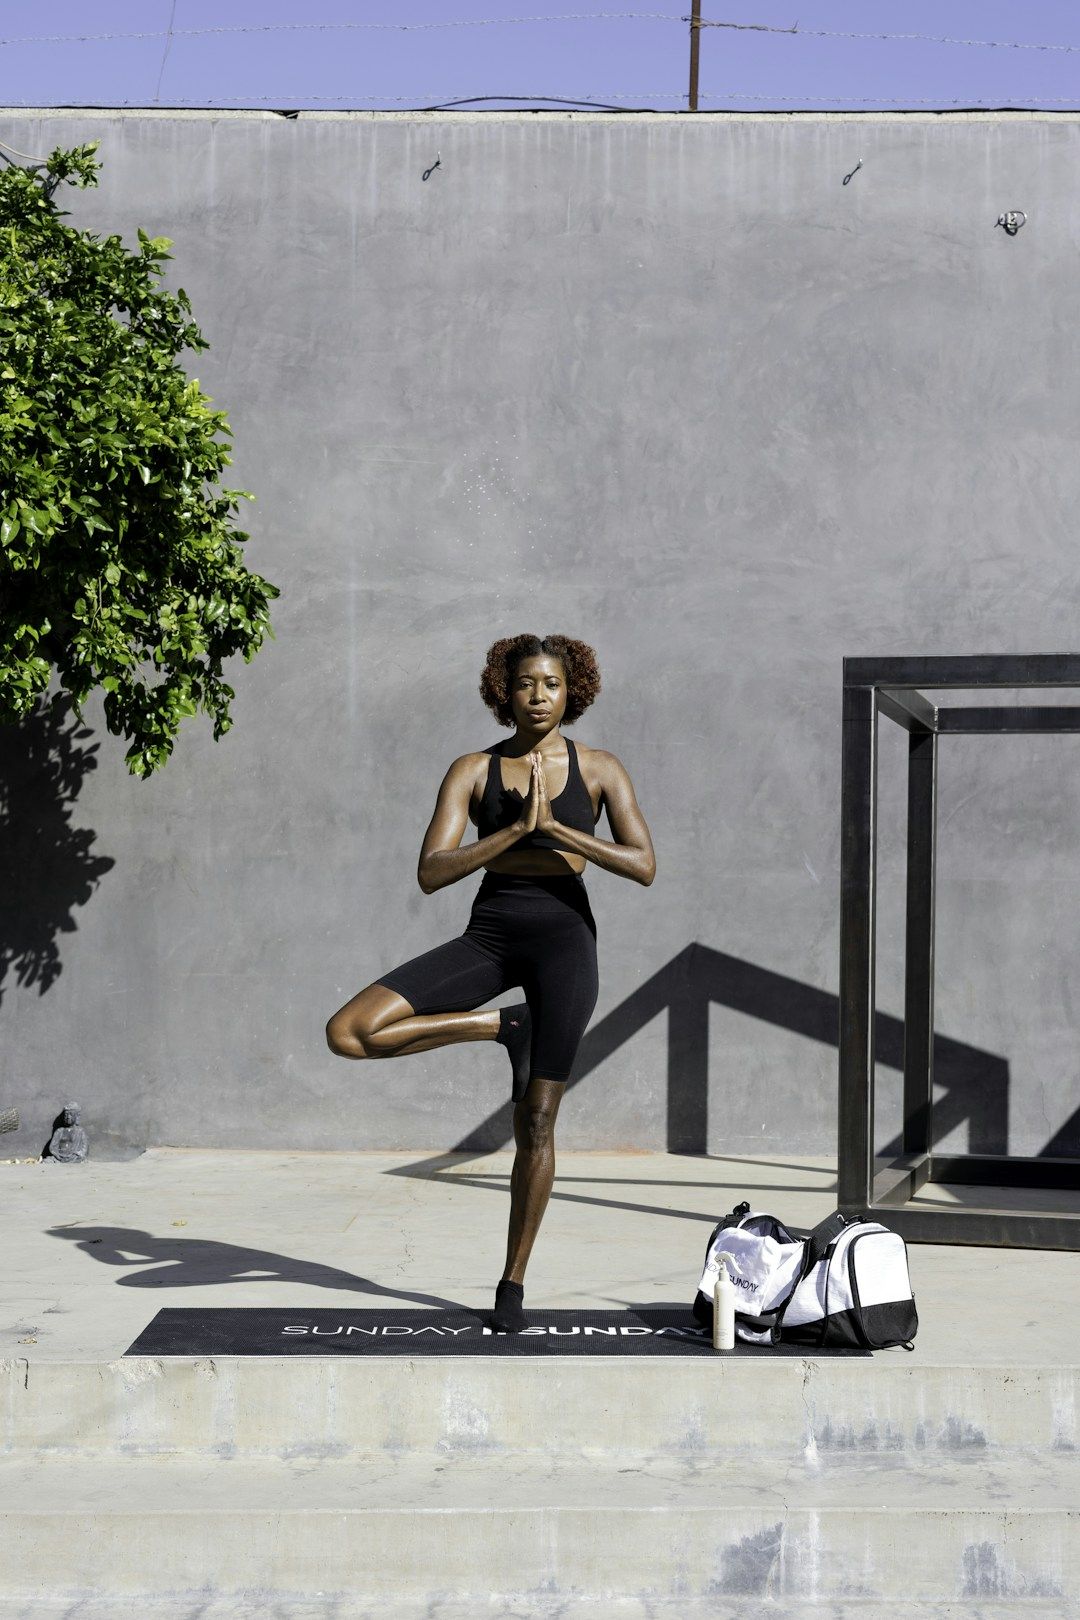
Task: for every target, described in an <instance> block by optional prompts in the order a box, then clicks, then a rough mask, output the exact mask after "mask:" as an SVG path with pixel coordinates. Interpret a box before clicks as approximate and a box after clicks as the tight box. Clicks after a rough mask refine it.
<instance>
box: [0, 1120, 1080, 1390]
mask: <svg viewBox="0 0 1080 1620" xmlns="http://www.w3.org/2000/svg"><path fill="white" fill-rule="evenodd" d="M512 1162H513V1155H512V1153H510V1152H507V1151H502V1152H498V1153H490V1154H486V1155H471V1154H461V1153H458V1154H439V1153H431V1154H419V1155H418V1154H416V1153H382V1152H379V1153H365V1152H342V1153H332V1152H290V1151H280V1152H276V1151H274V1152H271V1151H254V1152H252V1151H232V1150H224V1149H201V1148H200V1149H186V1148H168V1147H162V1148H152V1149H150V1150H149V1151H148V1152H146V1153H145V1154H143V1155H142V1156H141V1157H139V1158H136V1159H131V1160H127V1161H121V1162H116V1161H112V1162H106V1161H100V1162H98V1161H95V1160H93V1159H92V1158H91V1159H90V1160H88V1161H87V1162H86V1163H85V1164H81V1165H63V1164H55V1163H51V1162H49V1161H45V1162H36V1163H10V1162H8V1163H0V1219H2V1221H3V1230H4V1234H5V1266H4V1270H5V1279H4V1288H3V1296H2V1302H0V1357H4V1358H5V1359H11V1358H26V1359H27V1360H28V1361H30V1362H43V1361H65V1362H70V1361H72V1360H90V1361H100V1360H106V1361H107V1360H111V1359H113V1358H114V1357H116V1356H119V1355H122V1353H123V1352H124V1351H125V1350H126V1349H127V1347H128V1345H130V1344H131V1343H132V1342H133V1340H134V1339H135V1338H136V1337H137V1335H138V1334H139V1332H140V1331H141V1329H142V1328H143V1327H144V1326H145V1325H146V1323H147V1322H148V1321H150V1319H151V1318H152V1317H153V1316H154V1314H155V1313H156V1311H157V1310H158V1309H159V1308H160V1307H161V1306H165V1305H187V1306H190V1305H195V1304H199V1303H202V1304H206V1305H215V1306H223V1305H298V1304H324V1305H327V1304H334V1303H338V1302H348V1303H349V1304H352V1305H358V1306H371V1305H376V1304H379V1303H386V1304H388V1305H419V1306H431V1307H432V1308H439V1307H444V1306H449V1305H455V1306H460V1305H466V1306H470V1307H485V1308H486V1307H488V1306H490V1305H491V1303H492V1302H493V1298H494V1288H495V1283H496V1281H497V1280H498V1278H499V1276H500V1275H501V1272H502V1267H503V1261H504V1256H505V1243H506V1225H507V1218H508V1214H509V1207H510V1200H509V1177H510V1169H511V1165H512ZM835 1189H836V1176H835V1166H834V1164H833V1162H832V1161H831V1160H829V1159H826V1158H813V1157H809V1156H805V1155H804V1156H793V1157H772V1158H762V1159H754V1158H731V1157H717V1156H714V1157H703V1156H694V1157H690V1156H682V1155H671V1154H664V1153H648V1152H642V1153H588V1152H561V1151H560V1152H558V1153H557V1157H556V1172H555V1185H554V1188H553V1191H552V1195H551V1201H550V1203H549V1205H548V1209H547V1212H546V1214H545V1217H544V1222H543V1225H542V1227H541V1229H540V1233H539V1236H538V1238H537V1242H536V1245H535V1247H534V1250H533V1254H532V1258H531V1260H530V1263H529V1268H528V1272H527V1274H526V1279H525V1303H526V1308H528V1307H530V1306H535V1305H547V1306H580V1307H588V1306H608V1305H614V1306H629V1305H641V1304H646V1303H660V1302H670V1301H683V1302H685V1303H687V1304H689V1303H690V1301H691V1300H692V1298H693V1295H694V1290H695V1288H696V1286H697V1281H698V1277H699V1275H700V1270H701V1263H702V1257H703V1252H704V1247H705V1240H706V1238H707V1236H708V1233H709V1231H710V1229H711V1227H712V1226H713V1225H714V1224H715V1222H716V1221H717V1219H719V1217H720V1216H721V1215H723V1214H724V1213H726V1211H727V1210H729V1209H731V1208H732V1207H733V1206H734V1205H735V1204H736V1203H738V1202H739V1201H741V1200H742V1199H743V1198H746V1199H748V1200H749V1202H750V1203H751V1205H752V1207H753V1208H755V1209H762V1210H767V1211H769V1212H771V1213H773V1214H775V1215H778V1216H779V1217H780V1218H781V1219H783V1220H785V1221H787V1222H789V1223H790V1224H792V1225H795V1226H805V1227H808V1226H811V1225H812V1224H814V1223H815V1222H816V1221H818V1220H820V1219H821V1218H822V1216H824V1215H827V1214H828V1213H829V1212H830V1211H831V1210H832V1209H833V1208H834V1207H835ZM949 1196H950V1195H949V1193H948V1191H947V1189H941V1188H935V1189H933V1197H935V1198H937V1199H945V1200H947V1199H948V1198H949ZM1026 1196H1027V1197H1029V1198H1030V1199H1032V1200H1037V1199H1038V1198H1039V1197H1040V1195H1039V1194H1038V1193H1033V1194H1028V1195H1026ZM1055 1196H1056V1197H1060V1195H1055ZM886 1224H888V1223H887V1221H886ZM908 1259H909V1268H910V1273H911V1281H912V1288H913V1291H914V1294H915V1301H916V1306H917V1309H918V1312H919V1332H918V1335H917V1338H916V1341H915V1344H916V1348H915V1351H914V1352H913V1353H912V1354H911V1355H908V1353H907V1352H905V1351H903V1350H901V1349H896V1350H892V1351H887V1352H879V1353H878V1355H877V1356H876V1357H875V1360H876V1361H880V1360H881V1359H882V1357H888V1358H894V1357H903V1358H904V1360H905V1361H908V1362H912V1363H914V1362H915V1361H916V1359H918V1361H919V1362H920V1363H922V1364H924V1365H926V1364H931V1363H936V1364H939V1365H952V1366H955V1365H958V1364H959V1365H972V1364H985V1365H996V1366H1007V1365H1016V1364H1020V1365H1029V1366H1030V1365H1032V1364H1036V1365H1039V1366H1043V1367H1053V1366H1071V1365H1072V1364H1073V1363H1074V1362H1075V1361H1076V1359H1077V1354H1078V1352H1077V1345H1078V1344H1080V1288H1078V1287H1077V1274H1078V1264H1080V1262H1078V1259H1077V1256H1076V1255H1075V1254H1072V1253H1068V1252H1061V1251H1044V1250H1032V1249H1000V1250H999V1249H990V1248H977V1247H974V1246H969V1245H955V1246H947V1245H937V1244H922V1243H911V1244H909V1245H908Z"/></svg>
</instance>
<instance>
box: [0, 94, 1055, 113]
mask: <svg viewBox="0 0 1080 1620" xmlns="http://www.w3.org/2000/svg"><path fill="white" fill-rule="evenodd" d="M609 93H610V94H612V95H629V94H630V92H629V91H612V92H609ZM635 99H643V100H648V101H685V100H686V99H687V97H686V92H685V91H682V92H674V91H668V90H661V91H654V90H648V91H640V92H638V94H637V96H636V97H635ZM698 100H699V101H768V102H785V103H788V102H790V103H794V104H796V105H798V106H800V107H801V106H805V105H807V104H808V103H810V102H813V103H820V104H821V105H823V106H830V107H831V106H833V105H834V104H835V103H837V102H843V103H844V104H845V105H850V106H853V107H869V106H870V105H871V104H872V105H874V106H888V107H959V108H964V109H967V110H970V111H972V112H980V111H986V112H1009V111H1015V112H1038V111H1039V110H1040V105H1045V104H1047V103H1051V104H1053V105H1055V106H1056V105H1058V104H1060V105H1062V106H1063V107H1065V106H1067V107H1068V108H1070V109H1072V110H1074V111H1076V112H1080V95H1077V96H1043V95H1032V96H1025V97H1022V98H1020V97H1013V98H1006V101H1005V102H1003V101H1002V99H1001V98H1000V97H995V98H994V99H993V100H992V101H980V99H979V97H978V96H974V97H971V96H956V97H953V98H952V99H951V100H946V99H945V98H944V97H942V96H771V95H763V94H752V95H751V94H748V93H746V92H743V91H736V90H731V91H727V92H720V93H719V94H717V95H711V96H710V95H699V96H698ZM374 101H382V102H394V103H398V102H400V103H404V102H408V103H409V106H408V107H403V109H402V110H403V111H406V112H438V111H439V110H440V109H441V108H445V107H448V106H450V105H451V104H452V103H453V104H458V103H461V102H468V101H526V102H529V103H534V102H540V101H550V102H559V103H562V104H565V105H568V106H569V105H573V106H583V107H590V106H592V107H606V108H608V110H610V111H612V112H651V111H654V110H655V109H653V108H649V107H629V106H622V105H619V104H617V103H615V102H610V103H608V102H598V101H593V100H592V99H590V98H589V97H587V96H524V95H510V94H502V93H498V92H496V93H494V94H487V95H476V96H455V97H444V98H443V99H442V100H439V101H434V102H431V103H428V104H425V105H420V101H421V98H420V97H419V96H418V95H416V94H414V95H411V96H382V95H357V94H356V93H355V92H354V93H353V94H351V95H344V96H316V95H310V96H309V95H304V96H285V95H273V96H262V95H260V96H244V97H238V98H237V100H236V101H235V102H233V103H230V104H229V105H228V106H224V105H223V104H222V102H221V101H220V100H212V99H210V98H207V99H206V100H205V101H196V100H195V99H194V98H192V97H181V98H178V99H177V100H175V101H170V102H169V103H168V105H167V106H165V107H162V108H160V109H159V108H157V107H156V106H154V107H151V108H149V109H148V108H147V103H146V102H145V101H130V100H122V101H109V102H102V103H100V104H88V103H78V105H79V106H80V107H87V109H88V110H91V111H99V112H109V111H110V110H111V109H112V108H118V107H132V108H135V109H144V110H150V111H155V112H156V111H159V110H160V111H162V112H168V111H169V109H170V108H184V107H192V108H202V107H208V108H211V109H217V110H220V111H222V112H243V111H245V110H246V109H254V104H256V103H257V104H258V106H266V107H273V108H275V109H276V108H279V107H281V108H287V109H289V110H292V109H294V108H295V109H296V110H297V111H299V112H302V111H304V108H305V104H306V103H308V102H317V103H319V104H321V105H324V106H330V105H335V106H336V105H341V104H344V103H348V106H347V107H346V109H345V110H347V111H355V112H365V111H372V110H377V109H372V108H368V107H366V106H365V105H364V103H366V102H374ZM1010 101H1017V102H1019V105H1017V106H1011V105H1010V104H1009V103H1010ZM4 105H5V106H7V107H12V108H14V107H34V108H41V106H42V103H41V101H40V100H37V101H7V102H5V103H4ZM53 105H55V104H53ZM64 105H65V107H68V106H71V105H75V104H73V103H65V104H64Z"/></svg>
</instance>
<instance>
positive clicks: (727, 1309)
mask: <svg viewBox="0 0 1080 1620" xmlns="http://www.w3.org/2000/svg"><path fill="white" fill-rule="evenodd" d="M730 1259H731V1256H730V1254H722V1255H720V1257H719V1260H718V1264H719V1267H720V1274H719V1276H718V1277H717V1279H716V1284H715V1286H714V1288H713V1318H712V1342H713V1349H714V1350H734V1348H735V1284H734V1283H733V1282H732V1280H731V1274H730V1272H729V1271H728V1268H727V1266H726V1265H725V1264H724V1262H725V1260H730Z"/></svg>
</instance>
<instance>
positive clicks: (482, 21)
mask: <svg viewBox="0 0 1080 1620" xmlns="http://www.w3.org/2000/svg"><path fill="white" fill-rule="evenodd" d="M692 20H693V19H692V18H691V17H689V16H685V15H676V14H673V13H671V12H666V11H570V12H559V13H555V14H553V15H543V16H532V17H464V18H452V19H446V20H445V21H442V22H416V23H399V22H332V23H308V22H301V23H233V24H223V25H219V26H217V27H212V28H174V29H172V30H171V31H169V30H166V29H161V28H157V29H142V30H138V31H129V32H115V33H107V34H18V35H14V34H13V35H9V36H7V37H6V38H0V46H8V45H74V44H99V43H103V42H105V41H109V40H116V39H165V38H166V37H168V36H169V35H170V33H171V37H172V38H173V39H179V38H195V37H197V36H204V35H216V34H217V35H221V34H275V33H335V32H353V31H357V30H376V31H386V32H396V33H419V32H424V31H427V30H430V29H440V28H495V27H501V26H504V25H509V24H519V23H554V22H678V23H689V22H691V21H692ZM698 26H699V27H700V28H731V29H737V30H740V31H744V32H747V33H761V34H786V35H788V36H789V37H795V38H798V37H806V38H814V39H874V40H920V41H922V42H923V43H924V44H929V45H966V46H972V47H976V48H978V49H983V50H1009V51H1062V52H1067V53H1076V52H1080V45H1056V44H1046V43H1041V42H1033V41H1027V40H1015V39H960V38H954V37H953V36H952V35H948V34H892V33H856V32H849V31H844V30H840V29H833V28H800V26H799V24H798V23H796V24H795V25H794V27H792V28H780V27H778V26H776V25H775V24H772V23H744V22H727V21H724V20H723V19H720V18H705V17H702V18H699V19H698Z"/></svg>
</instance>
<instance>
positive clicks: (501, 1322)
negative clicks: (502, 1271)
mask: <svg viewBox="0 0 1080 1620" xmlns="http://www.w3.org/2000/svg"><path fill="white" fill-rule="evenodd" d="M524 1299H525V1284H524V1283H516V1282H505V1281H504V1282H501V1283H498V1284H497V1285H496V1288H495V1313H494V1315H493V1316H492V1318H491V1325H492V1327H493V1328H495V1329H496V1331H497V1332H499V1333H520V1332H521V1329H522V1328H523V1327H524V1326H525V1312H524V1311H523V1310H522V1308H521V1307H522V1304H523V1302H524Z"/></svg>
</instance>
